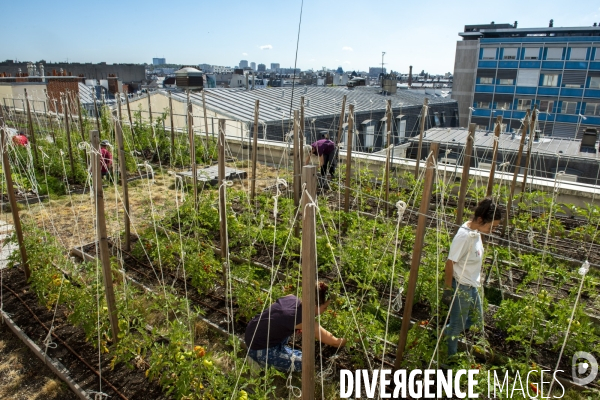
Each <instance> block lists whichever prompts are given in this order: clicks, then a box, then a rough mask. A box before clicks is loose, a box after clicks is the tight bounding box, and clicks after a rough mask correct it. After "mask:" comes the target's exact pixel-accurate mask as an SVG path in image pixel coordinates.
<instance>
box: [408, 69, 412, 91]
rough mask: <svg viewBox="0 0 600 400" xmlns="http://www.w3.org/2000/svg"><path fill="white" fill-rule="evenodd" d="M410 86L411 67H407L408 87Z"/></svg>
mask: <svg viewBox="0 0 600 400" xmlns="http://www.w3.org/2000/svg"><path fill="white" fill-rule="evenodd" d="M411 86H412V65H411V66H410V67H408V87H411Z"/></svg>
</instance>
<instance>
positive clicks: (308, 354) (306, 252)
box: [302, 165, 317, 400]
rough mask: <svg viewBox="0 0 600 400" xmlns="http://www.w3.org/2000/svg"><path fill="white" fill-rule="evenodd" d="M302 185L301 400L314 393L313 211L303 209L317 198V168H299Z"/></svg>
mask: <svg viewBox="0 0 600 400" xmlns="http://www.w3.org/2000/svg"><path fill="white" fill-rule="evenodd" d="M302 182H303V184H304V185H306V189H305V192H303V193H302V209H303V210H305V211H304V213H303V218H302V332H304V334H303V335H302V399H303V400H309V399H313V398H314V393H315V336H314V334H313V332H314V331H315V315H316V311H315V307H316V299H315V296H316V290H315V289H316V284H317V282H316V271H317V257H316V251H317V250H316V243H315V239H316V238H315V208H314V207H306V206H307V205H308V204H310V203H311V200H310V198H309V196H308V195H309V194H310V197H312V198H313V199H316V197H317V168H316V167H315V166H314V165H306V166H305V167H303V168H302Z"/></svg>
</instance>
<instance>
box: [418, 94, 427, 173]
mask: <svg viewBox="0 0 600 400" xmlns="http://www.w3.org/2000/svg"><path fill="white" fill-rule="evenodd" d="M428 103H429V99H427V98H425V100H424V101H423V109H422V110H421V124H420V127H419V147H418V148H417V163H416V165H415V178H417V179H419V166H420V163H421V160H420V158H421V149H422V148H423V132H425V120H426V119H427V110H428V107H427V104H428Z"/></svg>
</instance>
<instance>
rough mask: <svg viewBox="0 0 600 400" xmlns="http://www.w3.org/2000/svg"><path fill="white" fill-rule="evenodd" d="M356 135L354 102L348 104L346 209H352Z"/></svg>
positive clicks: (347, 210)
mask: <svg viewBox="0 0 600 400" xmlns="http://www.w3.org/2000/svg"><path fill="white" fill-rule="evenodd" d="M353 136H354V104H350V106H348V143H347V145H346V190H345V192H344V211H345V212H349V211H350V175H351V174H352V139H353Z"/></svg>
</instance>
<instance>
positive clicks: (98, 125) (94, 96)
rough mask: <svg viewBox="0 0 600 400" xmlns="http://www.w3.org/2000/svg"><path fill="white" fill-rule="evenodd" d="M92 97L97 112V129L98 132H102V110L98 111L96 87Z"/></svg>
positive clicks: (93, 89)
mask: <svg viewBox="0 0 600 400" xmlns="http://www.w3.org/2000/svg"><path fill="white" fill-rule="evenodd" d="M92 97H93V99H94V112H95V113H96V129H98V132H102V130H101V129H100V112H99V111H98V99H97V98H96V88H95V87H93V88H92Z"/></svg>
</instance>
